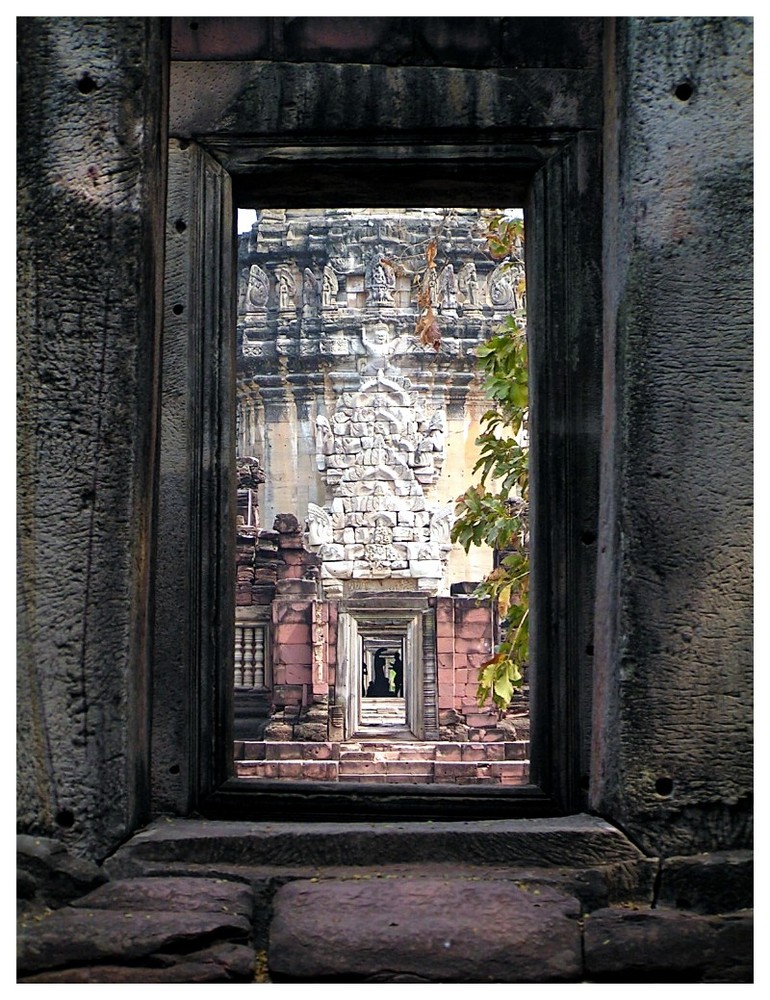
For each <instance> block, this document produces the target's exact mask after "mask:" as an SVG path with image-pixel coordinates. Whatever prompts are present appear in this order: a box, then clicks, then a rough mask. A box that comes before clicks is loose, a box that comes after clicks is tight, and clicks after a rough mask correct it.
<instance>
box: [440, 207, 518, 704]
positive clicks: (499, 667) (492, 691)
mask: <svg viewBox="0 0 770 1000" xmlns="http://www.w3.org/2000/svg"><path fill="white" fill-rule="evenodd" d="M522 235H523V232H522V222H521V220H519V219H505V218H504V217H501V216H500V217H496V218H495V219H493V220H492V221H491V223H490V228H489V233H488V234H487V238H488V241H489V247H490V252H491V253H492V255H493V256H495V257H502V258H504V259H505V260H506V262H507V263H508V264H509V265H510V267H514V266H515V265H517V264H521V251H522ZM476 353H477V356H478V360H479V365H480V368H481V370H482V372H483V374H484V389H485V392H486V393H487V395H488V396H489V397H490V399H491V401H492V403H493V405H492V407H491V408H490V409H489V410H487V412H486V413H484V414H483V416H482V417H481V428H482V429H481V433H480V434H479V436H478V437H477V439H476V444H477V446H478V448H479V458H478V460H477V462H476V464H475V466H474V468H473V472H474V473H476V472H481V479H480V482H479V484H478V485H475V486H471V487H469V488H468V489H467V490H466V491H465V493H463V494H462V496H460V497H458V499H457V501H456V506H455V514H456V520H455V523H454V525H453V528H452V541H454V542H458V543H459V544H460V545H462V546H463V548H464V549H465V551H466V552H467V551H468V549H469V548H470V546H471V545H483V544H486V545H489V546H490V547H491V548H493V549H494V550H495V551H496V552H497V553H498V554H499V562H498V565H497V566H496V567H495V569H493V570H492V572H491V573H490V574H489V575H488V576H487V577H486V579H485V580H483V581H482V583H481V584H479V586H478V588H477V590H476V593H477V595H478V596H480V597H487V598H490V599H491V600H492V601H494V602H495V603H496V605H497V608H498V613H499V620H500V629H501V636H502V638H501V641H500V643H499V644H498V646H497V649H496V651H495V654H494V656H492V657H491V658H490V659H489V660H487V661H486V662H485V663H484V664H482V667H481V670H480V673H479V683H478V688H477V691H476V697H477V700H478V703H479V705H483V704H485V703H486V701H487V700H488V699H490V698H491V700H492V703H493V704H494V705H495V707H496V708H497V709H498V711H500V712H503V711H505V710H506V709H507V708H508V706H509V705H510V702H511V699H512V698H513V694H514V692H515V690H516V688H518V687H520V686H521V685H522V683H523V671H524V668H525V666H526V664H527V661H528V655H529V556H528V552H527V547H528V541H529V531H528V516H527V515H528V496H529V461H528V459H529V445H528V438H527V401H528V368H527V338H526V332H525V330H524V329H523V328H522V327H521V326H520V325H519V323H518V322H517V321H516V319H515V318H514V317H513V316H509V317H507V319H506V320H505V322H504V323H503V325H502V327H501V329H500V331H499V332H498V333H497V334H495V335H494V336H493V337H491V338H490V339H489V340H488V341H487V342H486V343H485V344H484V345H482V346H481V347H479V348H478V350H477V352H476Z"/></svg>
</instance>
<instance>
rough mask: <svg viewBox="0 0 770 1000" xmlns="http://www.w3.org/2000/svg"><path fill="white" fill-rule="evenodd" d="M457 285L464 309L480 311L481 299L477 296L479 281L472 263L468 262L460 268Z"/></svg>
mask: <svg viewBox="0 0 770 1000" xmlns="http://www.w3.org/2000/svg"><path fill="white" fill-rule="evenodd" d="M457 284H458V287H459V289H460V292H461V293H462V295H463V308H464V309H466V310H467V309H469V308H470V309H480V308H481V299H480V295H479V279H478V275H477V274H476V265H475V264H474V263H473V261H468V262H467V263H466V264H463V266H462V267H461V268H460V273H459V274H458V275H457Z"/></svg>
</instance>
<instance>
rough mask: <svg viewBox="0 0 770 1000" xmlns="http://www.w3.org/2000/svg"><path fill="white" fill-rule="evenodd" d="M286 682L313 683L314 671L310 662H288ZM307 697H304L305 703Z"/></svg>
mask: <svg viewBox="0 0 770 1000" xmlns="http://www.w3.org/2000/svg"><path fill="white" fill-rule="evenodd" d="M284 683H286V684H311V683H312V671H311V666H310V664H309V663H287V664H286V675H285V681H284ZM304 703H305V699H303V704H304Z"/></svg>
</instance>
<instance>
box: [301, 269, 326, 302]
mask: <svg viewBox="0 0 770 1000" xmlns="http://www.w3.org/2000/svg"><path fill="white" fill-rule="evenodd" d="M320 291H321V289H320V287H319V283H318V278H316V276H315V275H314V274H313V272H312V271H311V269H310V268H309V267H306V268H305V270H304V272H303V281H302V301H303V304H304V306H305V309H306V310H307V311H309V312H315V310H316V309H317V308H318V299H319V296H320Z"/></svg>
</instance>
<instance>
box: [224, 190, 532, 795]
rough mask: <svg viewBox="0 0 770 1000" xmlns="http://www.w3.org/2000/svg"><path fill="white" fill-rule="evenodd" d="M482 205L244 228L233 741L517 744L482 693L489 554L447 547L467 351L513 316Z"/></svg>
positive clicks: (512, 280)
mask: <svg viewBox="0 0 770 1000" xmlns="http://www.w3.org/2000/svg"><path fill="white" fill-rule="evenodd" d="M485 215H486V216H487V218H488V217H489V213H482V212H480V211H479V210H477V209H452V210H446V209H389V210H382V211H378V210H373V209H332V210H290V209H287V210H281V211H277V210H272V211H266V210H264V211H260V212H259V213H258V215H257V220H256V222H255V223H254V225H253V227H252V229H251V231H250V232H249V233H246V234H243V235H242V236H241V237H240V245H239V270H240V286H239V309H238V400H239V409H238V428H237V442H238V452H239V494H238V523H239V527H238V532H239V534H238V579H237V598H236V602H237V613H236V614H237V618H236V653H235V684H236V739H237V738H238V737H239V736H240V737H242V738H243V739H252V740H253V739H254V738H255V737H264V738H265V739H267V740H268V741H282V742H291V741H299V742H315V743H322V742H327V743H332V744H333V743H334V742H340V741H350V740H355V739H360V738H362V737H365V736H367V735H368V736H372V735H378V736H381V737H385V738H391V739H396V740H401V741H404V740H414V741H438V740H444V741H450V742H455V743H466V744H467V743H475V744H479V743H486V744H491V743H506V742H510V741H513V740H515V738H516V732H515V728H514V724H513V723H512V722H511V721H508V722H507V723H506V724H505V725H504V726H501V725H500V724H499V722H500V720H499V719H498V715H497V713H496V712H495V711H494V710H493V709H492V708H491V707H485V708H479V707H478V705H477V703H476V687H477V683H478V668H479V666H480V665H481V663H482V662H483V661H484V660H485V659H487V658H488V657H489V655H490V653H491V650H492V647H493V645H494V639H495V636H494V629H495V622H494V620H493V614H492V609H491V608H490V606H489V604H488V603H487V602H482V601H479V600H477V599H476V598H474V597H472V596H470V595H471V592H472V591H473V589H474V586H475V583H476V582H478V581H479V580H480V579H481V578H482V577H483V576H484V575H485V573H487V572H488V571H489V569H491V566H492V553H491V552H489V551H488V550H486V551H480V550H472V551H471V553H469V554H468V555H466V553H464V552H463V551H462V549H461V548H460V547H459V546H456V545H455V546H453V545H452V542H451V540H450V531H451V525H452V520H453V511H454V501H455V499H456V497H457V496H458V495H459V494H460V493H462V492H463V491H464V490H465V489H466V488H467V486H469V485H470V483H471V481H472V477H471V470H472V468H473V465H474V463H475V459H476V455H475V449H474V442H475V439H476V437H477V435H478V432H479V421H480V417H481V415H482V414H483V413H484V412H485V410H486V409H487V408H488V406H489V401H488V399H487V398H486V397H485V396H484V393H483V391H482V386H481V380H480V378H479V375H478V373H477V371H476V361H475V350H476V348H477V347H478V345H479V344H480V343H482V342H483V341H484V340H485V339H486V338H487V337H488V336H489V335H490V334H491V333H492V332H493V331H494V330H495V329H496V328H497V327H499V325H500V323H501V322H502V321H503V320H504V319H505V317H506V316H507V315H509V314H511V313H514V314H516V313H518V314H519V315H522V314H523V309H524V302H523V301H522V292H523V281H522V279H523V272H520V271H516V270H511V269H508V270H506V269H504V268H503V267H502V266H501V265H500V263H499V262H497V261H495V260H494V259H493V258H492V257H491V256H490V255H489V253H488V252H487V243H486V239H485V237H484V232H485V230H486V220H485ZM434 249H435V253H434ZM420 320H422V322H421V323H420V329H424V330H427V331H428V334H427V336H426V337H424V338H422V337H421V336H420V335H419V334H418V333H416V327H417V326H418V321H420ZM423 341H427V343H425V342H423ZM263 525H264V526H263ZM268 526H270V527H268ZM521 729H522V731H524V730H525V727H524V725H523V720H522V724H521ZM503 750H504V748H503V747H502V746H500V747H499V748H497V752H495V751H490V754H491V755H492V757H495V756H497V759H498V760H500V761H502V760H503ZM243 752H244V751H243V747H242V746H241V747H240V750H239V745H238V744H236V756H238V755H239V753H240V754H243ZM517 753H518V756H522V754H521V752H519V751H518V750H517ZM315 755H316V757H317V755H318V749H316V751H315ZM468 756H469V752H468V751H467V750H466V757H468ZM485 756H486V755H485ZM461 758H462V753H461V752H460V751H458V760H459V759H461ZM474 759H478V754H477V755H475V757H474ZM260 767H261V768H262V770H261V771H260V773H263V772H264V771H265V768H264V766H262V765H261V764H259V765H258V764H256V763H255V764H253V765H252V767H251V771H249V770H248V768H245V765H244V767H242V769H241V773H254V769H255V768H260ZM485 767H486V770H485V772H484V775H485V776H486V777H488V778H489V777H491V775H490V773H489V767H488V766H487V765H486V764H485ZM319 768H320V770H319V774H318V776H321V777H329V776H330V775H331V771H330V768H331V765H329V766H328V767H327V768H326V770H325V771H324V769H323V767H322V766H321V765H320V764H319ZM317 769H318V768H317ZM279 770H280V769H279ZM284 770H286V769H285V768H284ZM305 770H307V768H306V769H305ZM471 770H473V768H472V767H471V768H466V771H465V772H463V774H462V777H463V778H468V779H472V778H474V777H475V771H474V774H471V773H470V772H471ZM498 770H501V774H498V775H496V776H495V780H498V781H500V780H503V779H502V771H503V770H505V768H503V767H502V765H501V768H498ZM514 770H515V771H516V774H515V778H516V780H521V775H522V765H521V764H517V768H516V769H511V768H508V772H509V773H508V774H507V779H506V780H513V777H514V775H513V771H514ZM275 772H276V768H273V770H272V771H271V772H270V773H275ZM321 772H323V773H321ZM303 773H304V772H303ZM435 773H436V772H435V768H434V769H433V772H432V776H433V775H435ZM457 774H458V779H459V776H460V772H459V771H458V772H457ZM277 776H286V775H283V774H278V775H277ZM294 776H298V775H294ZM436 780H447V779H445V778H443V777H436Z"/></svg>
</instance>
